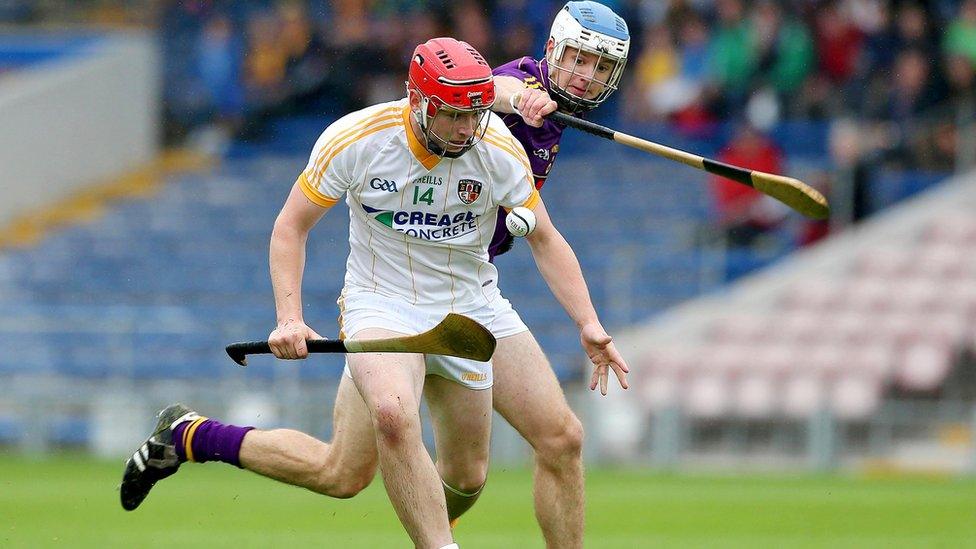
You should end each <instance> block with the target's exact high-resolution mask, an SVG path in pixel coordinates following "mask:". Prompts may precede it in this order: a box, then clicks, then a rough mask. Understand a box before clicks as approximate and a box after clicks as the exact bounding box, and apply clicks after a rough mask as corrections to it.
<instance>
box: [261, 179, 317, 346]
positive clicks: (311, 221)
mask: <svg viewBox="0 0 976 549" xmlns="http://www.w3.org/2000/svg"><path fill="white" fill-rule="evenodd" d="M327 211H328V208H323V207H322V206H319V205H318V204H314V203H312V201H310V200H309V199H308V198H307V197H306V196H305V193H303V192H302V190H301V188H300V187H299V184H298V183H295V185H294V186H293V187H292V189H291V193H290V194H289V195H288V199H287V200H286V201H285V205H284V206H283V207H282V208H281V212H280V213H279V214H278V218H277V219H276V220H275V224H274V230H273V231H272V233H271V249H270V258H269V263H270V265H271V285H272V287H273V288H274V296H275V311H276V313H277V317H278V322H277V326H276V327H275V329H274V330H273V331H272V332H271V334H270V335H269V336H268V344H269V345H270V346H271V350H272V352H273V353H274V354H275V356H276V357H278V358H305V357H307V356H308V348H307V346H306V345H305V340H307V339H319V338H321V337H322V336H320V335H319V334H317V333H316V332H315V330H312V329H311V328H309V327H308V326H307V325H306V324H305V321H304V320H303V317H302V273H303V271H304V270H305V243H306V241H307V240H308V233H309V231H311V230H312V227H314V226H315V224H316V223H317V222H318V220H319V219H321V218H322V216H323V215H324V214H325V212H327Z"/></svg>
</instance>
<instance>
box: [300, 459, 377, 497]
mask: <svg viewBox="0 0 976 549" xmlns="http://www.w3.org/2000/svg"><path fill="white" fill-rule="evenodd" d="M313 475H314V476H313V478H312V481H311V482H310V483H308V484H309V485H308V488H309V489H311V490H312V491H313V492H318V493H320V494H325V495H327V496H331V497H334V498H340V499H346V498H351V497H353V496H355V495H356V494H358V493H359V492H362V491H363V490H365V489H366V487H367V486H369V484H370V482H372V481H373V477H374V476H375V475H376V458H375V457H373V458H370V457H368V456H361V455H360V456H356V461H355V463H352V464H344V463H342V462H340V461H337V460H336V459H334V458H332V456H329V457H326V458H325V459H324V460H323V461H321V462H320V463H318V464H316V467H315V469H314V472H313Z"/></svg>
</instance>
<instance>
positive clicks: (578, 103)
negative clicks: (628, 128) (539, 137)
mask: <svg viewBox="0 0 976 549" xmlns="http://www.w3.org/2000/svg"><path fill="white" fill-rule="evenodd" d="M549 40H550V41H551V43H552V52H551V54H550V55H549V56H547V63H548V65H549V88H550V89H549V91H550V92H552V95H553V96H554V97H553V98H554V99H555V100H556V102H557V103H559V106H560V107H561V108H562V109H563V110H566V111H569V112H579V111H588V110H591V109H593V108H595V107H597V106H599V105H600V104H601V103H603V102H604V101H606V99H607V97H609V96H610V94H612V93H613V92H614V91H615V90H616V89H617V85H618V84H619V82H620V76H621V75H622V74H623V72H624V66H625V65H626V64H627V53H628V52H629V51H630V33H629V31H628V30H627V23H626V22H625V21H624V20H623V18H621V17H620V16H619V15H617V14H615V13H614V12H613V10H611V9H610V8H608V7H606V6H604V5H603V4H599V3H597V2H589V1H586V2H568V3H567V4H566V5H565V6H564V7H563V9H561V10H559V13H558V14H556V18H555V19H554V20H553V22H552V31H551V32H550V33H549ZM567 47H569V48H573V49H574V50H575V54H572V52H571V51H570V52H569V53H570V55H567ZM583 54H590V55H591V56H595V63H592V64H587V67H586V68H585V69H583V72H580V64H581V60H582V57H583V56H584V55H583ZM608 63H609V64H610V65H611V66H610V69H609V71H606V72H605V76H603V75H598V74H597V73H598V71H597V67H600V66H605V65H606V64H608ZM560 73H561V74H565V75H568V77H565V78H562V77H561V74H560ZM580 77H582V81H583V82H585V83H584V84H583V87H582V89H577V88H579V85H578V84H576V83H578V82H580ZM559 79H565V81H566V82H567V84H564V85H559V84H558V83H557V80H559ZM569 83H573V84H572V85H570V84H569ZM593 89H599V90H600V92H599V93H598V94H596V95H595V96H593V97H590V98H588V96H589V95H591V90H593ZM574 92H575V93H574Z"/></svg>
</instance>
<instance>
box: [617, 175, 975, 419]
mask: <svg viewBox="0 0 976 549" xmlns="http://www.w3.org/2000/svg"><path fill="white" fill-rule="evenodd" d="M960 189H962V190H960ZM952 191H953V189H947V190H944V191H943V192H944V193H951V192H952ZM972 192H973V191H972V185H971V183H970V185H969V187H965V186H963V185H962V184H957V185H956V187H955V193H956V195H963V196H970V195H969V194H967V193H972ZM940 196H941V195H935V197H934V198H929V199H928V200H929V202H928V203H924V204H921V205H918V206H915V205H913V204H907V205H906V206H905V207H904V208H903V209H901V211H900V213H898V214H897V215H898V216H900V217H897V218H894V219H891V220H888V221H886V220H884V219H881V220H879V221H878V223H879V224H880V226H879V227H868V228H865V229H862V230H861V231H859V232H858V233H857V234H848V235H846V236H847V239H846V240H847V244H845V243H844V242H837V243H835V244H834V246H833V247H830V244H829V243H828V245H827V246H828V247H827V248H825V249H824V250H823V251H822V252H821V251H820V250H814V251H813V252H812V253H811V255H814V256H816V257H817V258H820V261H819V263H814V260H813V259H811V260H810V265H808V266H807V267H806V268H803V269H800V268H795V269H793V270H790V271H788V272H789V273H790V276H785V275H783V276H781V277H780V278H781V279H782V280H776V278H775V275H774V274H772V273H770V274H768V275H766V276H765V277H764V279H763V280H764V284H758V283H754V284H752V285H750V286H747V287H745V288H743V289H742V292H743V293H742V294H741V295H742V296H746V295H751V296H752V298H751V302H750V301H749V300H745V299H744V298H743V297H741V296H740V297H739V298H738V299H739V300H738V301H736V302H735V303H734V304H732V303H725V302H723V301H721V299H717V300H716V305H715V306H714V307H713V308H712V309H711V312H710V313H709V314H703V313H702V310H701V309H692V308H691V306H689V308H688V310H689V311H690V310H695V311H696V312H697V313H696V315H695V316H694V317H692V316H690V315H688V316H685V317H682V318H684V319H692V318H694V322H693V324H694V326H695V327H692V326H685V328H684V330H685V332H686V333H688V334H689V335H688V337H687V338H686V339H685V340H684V341H673V338H671V337H670V336H664V335H663V334H664V333H665V330H664V328H663V327H661V328H660V329H659V330H660V331H661V334H662V335H661V337H666V338H669V339H671V340H672V341H671V342H670V343H661V342H658V344H655V345H652V346H647V345H645V348H647V349H648V350H647V351H645V352H644V353H643V354H642V355H641V359H640V362H639V364H640V366H639V367H638V368H637V372H638V373H637V379H635V381H634V383H635V384H644V383H647V384H649V385H650V387H649V388H648V389H647V390H646V391H645V392H644V394H643V395H642V396H641V400H642V402H643V403H644V405H645V406H646V407H647V408H648V410H651V411H653V410H655V409H658V408H660V407H661V406H662V404H661V403H662V402H667V403H672V402H676V403H677V404H678V405H679V406H682V407H683V408H684V409H686V411H687V412H688V413H689V414H690V415H691V416H692V417H708V418H717V417H721V416H722V415H723V414H732V415H731V416H729V417H736V416H740V417H746V418H748V417H767V418H768V417H809V416H810V415H811V414H813V413H815V412H816V411H817V410H820V409H822V408H824V407H825V406H826V407H827V409H829V410H830V411H831V412H832V413H833V414H834V416H835V417H837V418H839V419H841V420H846V421H861V420H864V419H866V418H868V417H870V416H871V414H873V413H874V412H875V411H876V410H877V408H878V406H880V404H881V402H882V400H883V398H884V396H885V395H886V394H888V393H889V392H891V391H898V392H899V394H907V395H917V396H925V395H932V394H935V393H937V392H938V391H939V390H940V389H941V388H942V387H943V384H944V383H945V381H946V379H947V377H948V376H949V374H950V372H951V369H952V367H953V365H954V364H955V363H956V358H957V357H958V356H959V353H960V352H961V351H964V350H970V351H971V350H973V349H976V341H974V338H973V335H974V334H976V285H974V284H973V283H972V281H973V279H974V276H976V271H974V270H973V263H974V261H973V259H972V253H971V250H972V246H973V245H974V244H976V217H973V216H972V215H971V212H965V206H963V205H960V204H959V202H960V201H962V203H963V204H965V201H964V200H962V199H961V198H959V197H958V196H955V195H952V194H947V195H945V196H941V198H940ZM892 215H895V214H892ZM882 217H884V215H882ZM905 217H908V218H910V221H905V220H904V219H902V218H905ZM893 228H897V230H898V231H899V232H898V233H894V236H892V234H893V231H894V230H896V229H893ZM874 241H882V242H883V244H882V245H880V246H878V245H874V244H872V242H874ZM845 246H846V247H845ZM838 250H843V251H838ZM818 252H819V253H818ZM720 303H725V304H724V305H718V304H720ZM738 310H742V311H743V312H730V311H738ZM678 314H679V316H680V312H679V313H678ZM668 320H669V321H670V322H671V323H677V324H679V325H680V324H681V320H679V319H676V318H669V319H668ZM657 331H658V330H655V329H648V330H646V331H645V332H644V334H643V337H644V338H648V339H653V340H654V341H658V340H659V337H658V335H657ZM723 380H724V381H723ZM675 395H677V397H675Z"/></svg>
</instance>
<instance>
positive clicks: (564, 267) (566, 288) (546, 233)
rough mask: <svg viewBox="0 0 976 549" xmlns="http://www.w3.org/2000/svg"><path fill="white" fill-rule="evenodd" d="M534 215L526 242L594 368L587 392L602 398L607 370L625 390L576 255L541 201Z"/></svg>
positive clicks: (623, 371) (622, 368)
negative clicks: (567, 315) (572, 322)
mask: <svg viewBox="0 0 976 549" xmlns="http://www.w3.org/2000/svg"><path fill="white" fill-rule="evenodd" d="M534 212H535V215H536V228H535V230H534V231H533V232H532V233H531V234H529V236H528V237H526V239H527V240H528V242H529V246H530V247H531V248H532V255H533V256H534V257H535V262H536V265H538V267H539V272H540V273H541V274H542V277H543V278H544V279H545V281H546V284H548V285H549V288H550V289H551V290H552V293H553V295H554V296H556V299H558V300H559V302H560V303H561V304H562V306H563V308H564V309H566V312H567V313H568V314H569V316H570V318H572V319H573V321H574V322H575V323H576V325H577V326H578V327H579V330H580V343H581V344H582V346H583V349H584V350H585V351H586V355H587V356H588V357H589V358H590V361H591V362H592V363H593V365H594V366H595V369H594V371H593V376H592V377H591V379H590V389H591V390H594V389H596V386H597V385H599V386H600V392H601V393H602V394H604V395H606V394H607V385H608V383H607V381H608V378H609V374H610V370H613V372H614V374H615V375H616V376H617V381H618V382H619V383H620V386H621V387H623V388H624V389H626V388H627V387H628V384H627V372H629V371H630V368H629V367H628V366H627V363H626V361H624V359H623V357H622V356H620V353H619V352H618V351H617V348H616V347H615V346H614V344H613V339H612V338H611V337H610V335H608V334H607V332H606V330H604V329H603V325H602V324H600V319H599V317H598V316H597V314H596V310H595V309H594V308H593V303H592V301H591V300H590V292H589V290H588V289H587V287H586V281H585V280H584V279H583V271H582V270H581V269H580V265H579V261H578V260H577V259H576V254H575V253H574V252H573V249H572V248H571V247H570V246H569V243H567V242H566V239H565V238H563V236H562V234H560V233H559V231H558V230H557V229H556V227H555V226H554V225H553V224H552V220H551V219H550V218H549V214H548V212H547V211H546V206H545V204H544V203H543V202H542V201H541V200H540V201H539V204H538V205H537V206H536V207H535V209H534Z"/></svg>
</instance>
